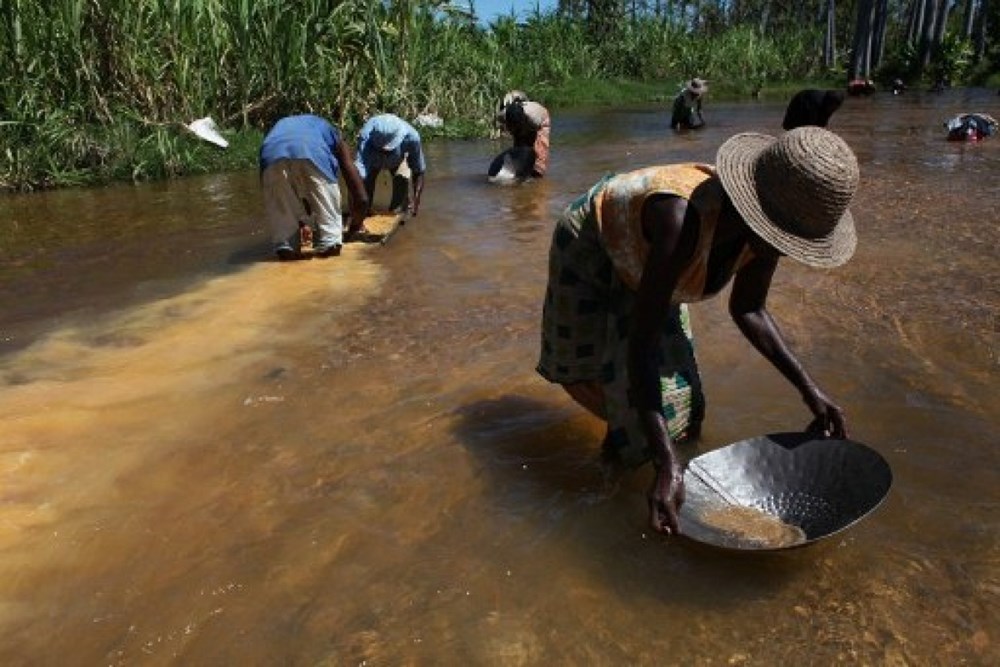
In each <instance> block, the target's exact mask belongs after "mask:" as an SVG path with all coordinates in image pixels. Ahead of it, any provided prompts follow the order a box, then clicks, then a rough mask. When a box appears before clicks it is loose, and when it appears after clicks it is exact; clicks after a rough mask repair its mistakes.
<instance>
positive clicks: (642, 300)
mask: <svg viewBox="0 0 1000 667" xmlns="http://www.w3.org/2000/svg"><path fill="white" fill-rule="evenodd" d="M857 184H858V164H857V160H856V159H855V157H854V154H853V153H852V152H851V149H850V148H849V147H848V146H847V144H846V143H844V141H843V140H842V139H840V137H838V136H837V135H835V134H833V133H832V132H829V131H827V130H825V129H823V128H819V127H812V126H810V127H802V128H798V129H794V130H792V131H790V132H787V133H785V134H783V135H782V136H781V137H780V138H774V137H771V136H767V135H763V134H754V133H746V134H739V135H736V136H734V137H732V138H730V139H729V140H728V141H726V142H725V143H724V144H723V145H722V147H721V148H720V149H719V151H718V154H717V156H716V165H715V166H714V167H713V166H710V165H705V164H677V165H668V166H659V167H649V168H645V169H639V170H637V171H633V172H629V173H624V174H618V175H609V176H607V177H605V178H604V179H602V180H601V181H600V182H598V183H597V184H596V185H594V186H593V187H592V188H591V189H590V191H589V192H587V193H586V194H585V195H583V196H582V197H580V198H578V199H577V200H576V201H574V202H572V203H571V204H570V205H569V206H568V207H567V209H566V210H565V212H564V213H563V215H562V216H561V218H560V220H559V221H558V223H557V225H556V228H555V230H554V232H553V237H552V244H551V247H550V251H549V279H548V286H547V289H546V294H545V303H544V312H543V317H542V320H543V321H542V342H541V354H540V359H539V363H538V372H539V373H540V374H541V375H542V376H543V377H545V378H546V379H548V380H549V381H551V382H555V383H558V384H561V385H562V386H563V388H564V389H565V390H566V391H567V393H569V395H570V396H571V397H573V399H575V400H576V401H577V402H578V403H580V404H581V405H582V406H583V407H585V408H586V409H588V410H589V411H590V412H592V413H593V414H595V415H597V416H598V417H600V418H601V419H603V420H605V421H606V422H607V424H608V429H607V433H606V436H605V440H604V443H603V447H602V450H603V451H602V458H604V460H605V461H606V462H608V463H614V464H616V465H617V464H623V465H626V466H632V467H634V466H638V465H640V464H642V463H644V462H645V461H648V460H650V459H652V461H653V463H654V466H655V468H656V476H655V478H654V480H653V484H652V487H651V489H650V492H649V508H650V522H651V524H652V527H653V528H654V529H655V530H658V531H660V532H665V533H675V532H676V531H677V511H678V509H679V507H680V504H681V502H683V498H684V489H683V467H682V463H681V461H680V459H679V458H678V456H677V454H676V452H675V449H674V443H675V442H679V441H683V440H685V439H691V438H694V437H696V436H697V434H698V432H699V429H700V424H701V421H702V418H703V415H704V398H703V396H702V392H701V383H700V380H699V376H698V369H697V366H696V363H695V357H694V350H693V347H692V342H691V329H690V323H689V320H688V313H687V309H686V306H685V304H687V303H691V302H696V301H701V300H703V299H707V298H709V297H711V296H714V295H716V294H718V293H719V292H720V291H721V290H722V289H723V288H724V287H725V286H726V285H727V284H728V283H729V281H730V280H732V281H733V288H732V291H731V295H730V300H729V311H730V313H731V315H732V318H733V320H734V321H735V323H736V325H737V326H738V327H739V329H740V331H741V332H742V333H743V335H744V336H745V337H746V338H747V339H748V340H749V341H750V342H751V343H752V344H753V346H754V347H755V348H756V349H757V350H758V351H759V352H760V353H761V354H762V355H763V356H764V357H765V358H767V359H768V361H770V362H771V364H772V365H774V367H775V368H776V369H777V370H778V371H779V372H780V373H781V374H782V375H784V376H785V378H787V379H788V381H789V382H791V384H792V385H794V386H795V388H796V389H798V391H799V393H800V394H801V396H802V399H803V401H804V402H805V404H806V406H807V407H808V408H809V410H810V412H811V413H812V415H813V417H814V419H813V422H812V424H810V427H809V428H810V429H813V430H815V431H817V432H823V433H828V434H831V435H833V436H835V437H846V423H845V418H844V413H843V411H842V410H841V409H840V408H839V407H837V405H835V404H834V403H833V401H832V400H831V399H830V398H829V397H828V396H827V395H826V394H825V393H824V392H823V391H822V390H821V389H820V388H819V387H818V386H817V385H816V383H815V382H814V381H813V380H812V378H811V377H810V376H809V374H808V373H807V372H806V370H805V369H804V368H803V366H802V365H801V364H800V363H799V361H798V359H796V358H795V356H794V354H793V353H792V352H791V350H790V349H789V348H788V346H787V345H786V344H785V341H784V340H783V339H782V337H781V333H780V332H779V330H778V327H777V326H776V324H775V322H774V321H773V320H772V319H771V316H770V314H769V313H768V311H767V308H766V303H767V294H768V290H769V289H770V286H771V279H772V276H773V275H774V271H775V269H776V268H777V266H778V260H779V258H781V257H782V256H787V257H790V258H791V259H793V260H796V261H799V262H802V263H804V264H807V265H810V266H817V267H835V266H839V265H841V264H843V263H844V262H846V261H847V260H848V259H849V258H850V257H851V255H852V253H853V252H854V247H855V243H856V236H855V231H854V221H853V218H852V217H851V214H850V212H849V211H848V205H849V203H850V201H851V199H852V197H853V195H854V192H855V190H856V188H857Z"/></svg>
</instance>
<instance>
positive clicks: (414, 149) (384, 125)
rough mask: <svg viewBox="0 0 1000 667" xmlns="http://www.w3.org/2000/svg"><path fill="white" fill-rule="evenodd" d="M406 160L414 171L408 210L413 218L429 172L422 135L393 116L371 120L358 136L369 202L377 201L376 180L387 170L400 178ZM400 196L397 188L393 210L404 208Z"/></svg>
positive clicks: (394, 191)
mask: <svg viewBox="0 0 1000 667" xmlns="http://www.w3.org/2000/svg"><path fill="white" fill-rule="evenodd" d="M404 160H405V161H406V165H407V166H408V167H409V169H410V182H411V184H412V187H413V196H412V198H411V200H410V203H409V206H408V208H409V211H410V213H411V214H413V215H416V214H417V210H418V209H419V208H420V195H421V193H423V191H424V172H425V171H426V170H427V164H426V162H425V160H424V151H423V146H422V145H421V142H420V134H419V133H418V132H417V130H416V129H415V128H414V127H413V126H412V125H410V124H409V123H407V122H406V121H405V120H403V119H402V118H400V117H399V116H396V115H393V114H391V113H386V114H381V115H378V116H372V117H371V118H369V119H368V120H367V121H366V122H365V124H364V125H363V126H362V127H361V131H360V132H359V133H358V153H357V157H356V158H355V162H356V163H357V166H358V173H359V174H361V178H362V180H364V183H365V192H366V193H367V195H368V201H369V202H371V201H372V199H373V196H374V193H375V179H376V178H377V177H378V174H379V172H380V171H382V170H383V169H385V170H386V171H390V172H392V173H394V174H398V172H399V170H400V167H401V166H402V164H403V161H404ZM399 194H400V193H397V192H396V188H395V187H394V188H393V200H394V201H393V207H395V206H396V205H397V204H400V205H401V202H399V201H397V200H398V199H401V198H402V197H400V196H398V195H399Z"/></svg>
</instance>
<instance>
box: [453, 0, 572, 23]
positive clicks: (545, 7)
mask: <svg viewBox="0 0 1000 667" xmlns="http://www.w3.org/2000/svg"><path fill="white" fill-rule="evenodd" d="M468 1H469V0H452V2H453V3H454V4H456V5H459V6H463V5H464V6H468ZM557 4H558V2H557V0H472V6H473V7H475V8H476V14H478V15H479V19H480V20H481V21H482V22H483V23H491V22H492V21H493V19H495V18H496V17H497V16H507V15H509V14H510V11H511V8H512V7H513V9H514V12H515V13H516V14H517V15H518V17H521V18H523V17H524V16H525V15H527V14H528V13H530V12H532V11H534V9H535V7H536V6H538V7H541V9H542V11H543V12H547V11H549V10H550V9H554V8H555V6H556V5H557Z"/></svg>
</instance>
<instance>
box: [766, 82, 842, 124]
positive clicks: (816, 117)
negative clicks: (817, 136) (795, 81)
mask: <svg viewBox="0 0 1000 667" xmlns="http://www.w3.org/2000/svg"><path fill="white" fill-rule="evenodd" d="M843 103H844V93H843V92H842V91H839V90H818V89H815V88H806V89H805V90H800V91H799V92H797V93H795V95H793V96H792V99H791V101H790V102H789V103H788V108H787V109H786V110H785V120H784V122H782V124H781V127H783V128H784V129H786V130H794V129H795V128H797V127H802V126H804V125H815V126H817V127H826V124H827V123H828V122H830V116H832V115H833V112H834V111H836V110H837V109H839V108H840V105H841V104H843Z"/></svg>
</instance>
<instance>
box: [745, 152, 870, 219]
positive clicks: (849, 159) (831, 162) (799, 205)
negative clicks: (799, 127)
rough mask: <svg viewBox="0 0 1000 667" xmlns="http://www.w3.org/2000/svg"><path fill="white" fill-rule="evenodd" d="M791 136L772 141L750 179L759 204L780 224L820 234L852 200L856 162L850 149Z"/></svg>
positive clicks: (855, 177) (855, 187)
mask: <svg viewBox="0 0 1000 667" xmlns="http://www.w3.org/2000/svg"><path fill="white" fill-rule="evenodd" d="M820 138H821V139H825V138H827V137H824V136H821V137H820ZM791 139H792V140H791V141H787V142H775V143H774V144H772V146H771V148H770V149H769V150H765V151H763V152H762V153H761V155H760V159H759V160H758V161H757V165H756V168H755V169H754V181H755V182H756V184H757V192H758V194H759V196H760V204H761V208H762V209H763V211H764V214H765V215H767V217H768V218H770V219H771V220H772V221H773V222H774V223H775V224H776V225H777V226H778V227H780V228H781V229H782V230H784V231H786V232H790V233H794V234H795V235H796V236H800V237H802V238H806V239H820V238H823V237H825V236H828V235H829V234H830V233H831V232H832V231H833V230H834V228H835V227H836V226H837V223H838V222H840V219H841V217H842V216H843V214H844V212H845V211H847V207H848V206H850V203H851V199H852V198H853V197H854V192H855V190H856V189H857V186H858V179H859V174H858V163H857V161H856V160H855V159H854V156H853V155H846V156H845V154H844V153H843V152H842V151H832V150H830V147H823V146H816V145H815V144H816V141H815V137H812V139H813V141H812V142H811V143H810V146H808V147H806V146H804V145H802V144H803V142H802V139H803V137H801V136H793V137H791ZM834 145H835V146H836V144H834Z"/></svg>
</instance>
